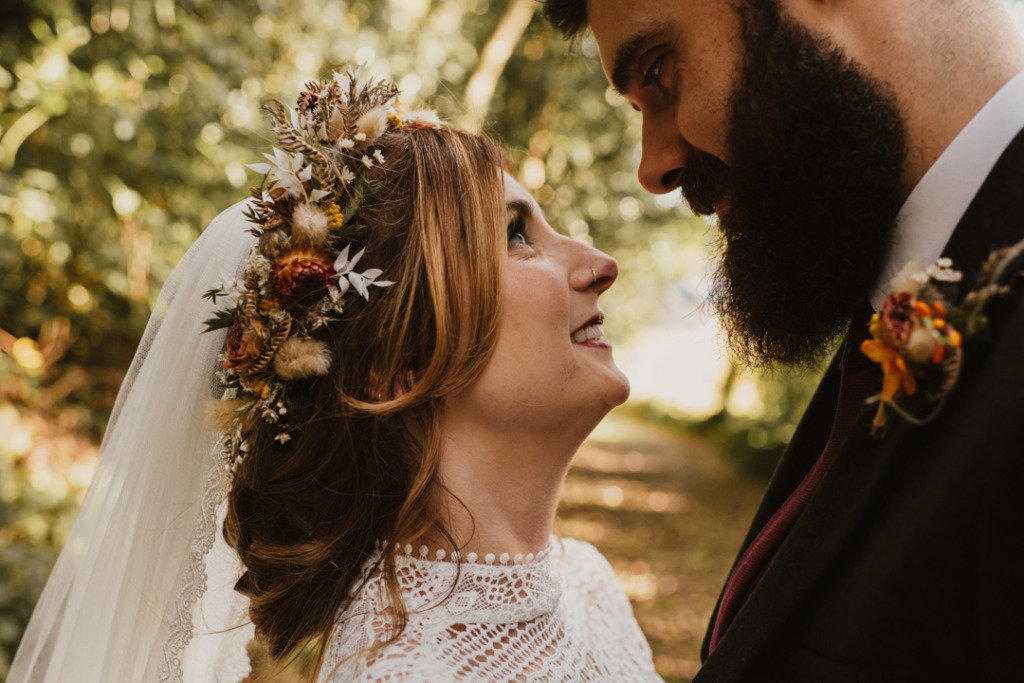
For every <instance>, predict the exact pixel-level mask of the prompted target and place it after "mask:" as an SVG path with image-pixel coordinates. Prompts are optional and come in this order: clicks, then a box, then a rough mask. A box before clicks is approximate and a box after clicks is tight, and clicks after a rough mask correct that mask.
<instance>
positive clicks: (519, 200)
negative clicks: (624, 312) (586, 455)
mask: <svg viewBox="0 0 1024 683" xmlns="http://www.w3.org/2000/svg"><path fill="white" fill-rule="evenodd" d="M504 186H505V202H506V206H507V211H508V265H507V268H506V274H505V283H504V292H503V295H502V301H501V306H502V308H501V318H500V322H499V329H498V339H497V343H496V345H495V348H494V351H493V355H492V356H491V358H490V361H489V362H488V364H487V365H486V366H485V368H484V370H483V372H482V373H481V375H480V377H479V378H478V379H477V380H476V381H475V382H474V383H473V384H472V385H471V386H470V387H468V388H467V389H466V390H465V391H464V392H461V395H460V396H459V397H453V399H452V401H450V402H449V407H450V408H451V407H456V406H455V405H453V403H454V404H462V405H461V406H459V407H461V408H462V409H466V410H470V411H473V412H474V413H476V414H477V416H478V417H482V418H484V419H486V420H487V421H488V422H491V423H497V424H499V426H500V425H501V424H502V423H505V424H507V425H508V426H509V428H510V429H513V430H514V432H519V433H521V432H522V430H523V429H530V428H540V429H546V428H555V429H558V428H560V427H563V426H569V425H568V424H567V423H574V422H575V423H577V424H583V425H587V423H590V424H589V426H587V429H589V428H592V427H593V426H594V424H596V423H597V421H599V420H600V419H601V417H603V416H604V414H605V413H606V412H607V411H608V410H609V409H611V408H612V407H614V406H616V405H619V404H620V403H622V402H623V401H625V400H626V398H627V397H628V395H629V381H628V380H627V379H626V377H625V375H623V374H622V371H621V370H619V369H618V368H617V367H616V366H615V362H614V361H613V360H612V347H611V344H609V343H608V341H607V340H605V339H604V334H603V330H602V325H601V323H602V322H603V318H604V314H603V312H602V309H601V306H600V304H599V301H598V299H599V297H600V295H601V294H602V293H604V292H605V291H606V290H607V289H608V288H609V287H611V286H612V283H613V282H614V281H615V278H616V276H617V275H618V266H617V265H616V263H615V259H613V258H611V257H610V256H608V255H607V254H605V253H604V252H601V251H599V250H597V249H595V248H593V247H590V246H587V245H586V244H583V243H581V242H577V241H576V240H573V239H570V238H568V237H566V236H564V235H561V234H559V233H557V232H555V231H554V230H553V229H552V228H551V226H550V225H548V223H547V221H546V220H545V219H544V215H543V213H542V212H541V209H540V207H539V206H538V205H537V202H536V201H535V200H534V199H533V197H531V196H530V195H529V193H528V192H527V191H526V190H525V189H523V187H522V186H521V185H519V183H517V182H516V181H515V180H514V179H513V178H512V177H511V176H509V175H508V174H505V175H504Z"/></svg>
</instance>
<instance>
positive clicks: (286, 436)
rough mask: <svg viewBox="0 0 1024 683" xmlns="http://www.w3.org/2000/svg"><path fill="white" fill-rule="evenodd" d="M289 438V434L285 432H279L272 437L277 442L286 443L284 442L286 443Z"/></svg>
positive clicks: (290, 438)
mask: <svg viewBox="0 0 1024 683" xmlns="http://www.w3.org/2000/svg"><path fill="white" fill-rule="evenodd" d="M291 440H292V437H291V436H290V435H289V434H287V433H286V432H281V433H280V434H278V435H277V436H275V437H274V441H276V442H278V443H280V444H286V443H288V442H289V441H291Z"/></svg>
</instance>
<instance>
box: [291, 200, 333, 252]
mask: <svg viewBox="0 0 1024 683" xmlns="http://www.w3.org/2000/svg"><path fill="white" fill-rule="evenodd" d="M330 229H331V222H330V220H329V219H328V218H327V214H326V213H324V212H323V210H322V209H321V208H320V207H319V206H316V205H315V204H308V203H306V202H303V203H302V204H299V205H298V206H296V207H295V211H293V212H292V237H293V238H294V239H297V240H298V241H301V242H306V243H308V244H311V245H313V246H314V247H321V246H323V245H324V243H325V242H326V241H327V237H328V235H329V234H330Z"/></svg>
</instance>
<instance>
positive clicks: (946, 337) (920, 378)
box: [860, 242, 1024, 439]
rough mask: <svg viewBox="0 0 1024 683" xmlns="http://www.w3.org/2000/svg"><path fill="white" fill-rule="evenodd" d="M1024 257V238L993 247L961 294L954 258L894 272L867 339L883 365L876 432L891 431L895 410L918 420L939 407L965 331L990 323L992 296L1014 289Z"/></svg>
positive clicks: (870, 353) (960, 359)
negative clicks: (970, 286)
mask: <svg viewBox="0 0 1024 683" xmlns="http://www.w3.org/2000/svg"><path fill="white" fill-rule="evenodd" d="M1022 265H1024V242H1020V243H1018V244H1017V245H1014V246H1012V247H1008V248H1006V249H1000V250H998V251H995V252H993V253H992V254H991V255H990V256H989V258H988V261H986V263H985V266H984V267H983V268H982V272H981V275H980V276H979V278H978V282H977V284H976V285H975V287H974V289H972V290H971V291H969V292H968V293H967V294H966V295H965V296H963V297H962V298H959V299H958V298H957V294H958V290H959V288H960V283H961V281H962V280H963V274H962V273H961V272H960V271H958V270H956V269H954V268H953V262H952V261H951V260H950V259H948V258H941V259H939V260H938V261H936V262H935V263H934V264H932V265H930V266H922V265H920V264H918V263H910V264H908V265H907V266H906V268H904V269H903V271H902V272H901V273H900V274H899V275H897V276H896V277H895V278H894V279H893V282H892V289H891V291H890V293H889V295H888V296H887V297H886V298H885V301H884V302H883V303H882V306H881V308H880V309H879V311H878V313H875V314H874V315H873V316H872V317H871V323H870V325H869V327H868V331H869V332H870V334H871V338H870V339H867V340H865V341H864V342H863V343H862V344H861V347H860V348H861V351H862V352H863V353H864V355H866V356H867V357H868V358H870V359H871V360H872V361H874V362H876V363H878V364H879V365H880V366H881V368H882V391H881V393H880V394H878V395H877V396H874V397H872V398H870V399H868V401H869V402H877V403H878V411H877V412H876V413H875V419H874V421H873V422H872V429H871V433H872V435H873V436H874V437H875V438H876V439H880V438H882V437H883V436H884V435H885V432H886V427H887V425H888V421H889V413H890V412H891V413H895V414H896V415H897V416H899V417H900V418H902V419H904V420H906V421H908V422H910V423H912V424H919V425H921V424H927V423H929V422H930V421H931V420H933V419H934V418H935V416H936V415H938V413H939V411H940V410H941V409H942V406H943V404H944V402H945V399H946V397H947V396H949V394H950V392H951V391H952V390H953V388H954V387H955V386H956V383H957V380H959V378H960V375H961V371H962V369H963V364H964V341H965V339H969V338H971V337H974V336H976V335H977V334H978V333H979V332H981V331H982V330H983V329H984V328H985V327H986V326H987V325H988V322H989V321H988V317H987V316H986V315H985V310H984V309H985V306H986V304H988V302H990V301H991V300H993V299H994V298H998V297H1003V296H1006V295H1007V294H1009V293H1010V292H1011V288H1012V285H1013V284H1014V281H1015V280H1017V279H1020V277H1021V267H1022Z"/></svg>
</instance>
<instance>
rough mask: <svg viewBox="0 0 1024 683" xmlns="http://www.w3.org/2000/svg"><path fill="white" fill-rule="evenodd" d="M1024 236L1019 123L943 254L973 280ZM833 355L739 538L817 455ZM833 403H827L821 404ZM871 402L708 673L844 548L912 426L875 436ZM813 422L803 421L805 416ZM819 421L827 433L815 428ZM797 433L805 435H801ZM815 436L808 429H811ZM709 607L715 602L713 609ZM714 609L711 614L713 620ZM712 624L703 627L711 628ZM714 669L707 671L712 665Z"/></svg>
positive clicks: (774, 620) (761, 638)
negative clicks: (992, 256) (986, 263)
mask: <svg viewBox="0 0 1024 683" xmlns="http://www.w3.org/2000/svg"><path fill="white" fill-rule="evenodd" d="M1022 236H1024V131H1022V132H1021V133H1020V134H1018V135H1017V137H1016V138H1015V139H1014V140H1013V142H1011V143H1010V145H1009V146H1008V147H1007V149H1006V150H1005V151H1004V152H1003V154H1002V156H1001V157H1000V159H999V161H998V162H997V163H996V165H995V167H993V169H992V171H991V172H990V174H989V176H988V177H987V178H986V180H985V183H984V184H983V185H982V187H981V189H980V190H979V191H978V194H977V195H976V196H975V198H974V200H973V201H972V202H971V204H970V206H969V207H968V209H967V212H966V213H965V214H964V216H963V218H962V219H961V220H960V222H959V223H958V224H957V227H956V230H955V231H954V232H953V236H952V237H951V238H950V241H949V243H948V245H947V247H946V250H945V255H946V256H948V257H950V258H952V259H953V261H954V266H955V267H957V268H959V269H961V270H962V271H963V272H964V275H965V280H966V283H970V282H973V280H974V279H975V278H976V276H977V273H978V271H979V270H980V268H981V265H982V264H983V263H984V261H985V259H986V258H987V256H988V254H989V253H990V252H991V251H992V250H993V249H996V248H999V247H1002V246H1006V245H1009V244H1013V243H1015V242H1017V241H1019V240H1020V239H1021V237H1022ZM838 375H839V372H838V368H837V362H836V361H833V363H832V366H831V367H830V368H829V371H828V373H826V376H825V379H824V380H823V381H822V385H821V387H820V388H819V389H818V391H817V392H816V394H815V398H814V401H813V402H812V406H811V407H810V408H809V409H808V412H807V414H806V415H805V417H804V420H802V421H801V426H800V429H799V430H798V432H797V434H796V435H794V439H793V443H792V444H791V447H790V448H789V449H788V450H787V454H786V456H785V458H783V462H782V463H780V465H779V467H778V468H777V470H776V473H775V475H774V476H773V479H772V483H771V485H770V486H769V489H768V492H767V493H766V495H765V498H764V501H763V502H762V505H761V507H760V509H759V510H758V513H757V516H756V517H755V520H754V524H753V525H752V526H751V529H750V532H748V535H747V539H746V540H745V541H744V544H743V547H744V549H745V548H746V546H747V545H749V543H750V542H751V541H752V540H753V538H754V537H755V536H756V534H757V532H758V531H759V530H760V529H761V527H763V526H764V524H765V523H766V522H767V520H768V519H769V518H770V517H771V515H772V514H773V513H774V512H775V510H777V509H778V508H779V506H780V505H781V504H782V502H783V501H784V500H785V499H786V497H787V496H788V495H789V492H790V491H792V490H793V488H794V487H795V486H796V485H797V484H798V483H799V481H800V480H801V479H802V477H803V475H804V474H806V472H807V471H808V469H809V468H810V467H811V465H812V464H813V462H814V459H815V458H817V457H818V455H820V449H821V446H822V445H823V444H824V443H825V439H826V438H827V433H828V427H829V425H830V424H831V420H832V412H834V409H835V403H836V402H835V396H836V393H837V391H838ZM829 406H830V407H831V411H830V410H829V409H828V407H829ZM874 410H875V408H874V407H868V406H865V407H864V408H862V409H861V411H860V414H859V415H858V417H857V421H856V423H855V424H854V426H853V429H852V430H851V432H850V435H849V437H847V440H846V442H845V443H844V444H843V447H842V449H841V450H840V452H839V453H838V455H837V456H836V459H835V462H833V464H832V466H831V468H830V470H829V472H828V473H827V475H826V476H825V479H824V480H823V481H822V483H821V486H820V487H819V489H818V491H817V493H816V494H815V495H814V497H813V498H812V499H811V501H810V502H809V503H808V505H807V508H806V509H805V510H804V512H803V514H802V515H801V516H800V518H799V519H797V521H796V523H795V524H794V526H793V528H792V530H791V531H790V533H789V535H788V537H787V538H786V540H785V541H784V542H783V544H782V545H781V547H780V548H779V550H778V552H777V553H776V555H775V557H774V559H773V560H772V561H771V562H770V564H769V565H768V567H767V569H766V570H765V573H764V576H763V577H762V578H761V580H760V582H759V583H758V584H757V585H756V586H755V587H754V589H753V591H752V592H751V593H750V596H749V597H748V599H747V600H746V602H745V603H744V604H743V606H742V607H741V608H740V610H739V611H738V612H737V614H736V617H735V619H734V620H733V622H732V624H730V626H729V628H728V629H727V630H726V632H725V634H724V635H723V637H722V640H721V642H719V644H718V647H717V648H716V649H715V651H714V652H713V653H711V654H710V655H708V653H707V638H706V639H705V644H704V648H703V650H702V655H704V656H705V657H707V661H706V662H705V669H704V670H702V672H703V671H707V674H706V675H708V676H709V677H710V676H713V677H714V679H715V680H733V679H736V678H740V677H742V675H743V673H744V671H745V669H746V667H747V666H748V664H749V663H750V662H751V660H753V658H754V657H756V656H757V654H758V653H759V652H760V651H761V650H762V648H763V647H764V646H765V645H766V644H767V643H768V641H769V639H770V638H771V637H773V636H774V635H775V634H776V633H777V632H778V631H779V629H780V628H781V627H782V626H783V625H784V624H785V623H786V620H787V619H789V618H790V616H791V615H792V614H793V612H794V610H795V609H796V608H797V607H798V606H799V604H800V601H801V600H802V599H803V598H804V596H805V595H806V592H807V591H808V590H809V589H810V588H811V587H812V586H813V585H814V584H815V582H816V581H817V579H818V577H820V575H821V574H822V572H823V571H824V570H825V569H826V568H827V567H828V566H829V565H830V563H831V562H832V560H833V559H834V558H835V556H836V555H837V554H838V553H839V551H840V550H841V549H842V547H843V545H844V543H845V540H846V537H847V536H848V535H849V533H850V532H851V531H852V530H853V529H854V528H855V526H856V523H857V521H858V520H859V519H860V517H861V516H862V514H863V513H864V512H865V510H866V508H867V506H868V503H869V502H870V500H871V498H872V496H873V495H874V494H875V492H876V490H877V488H878V485H879V483H880V482H881V481H882V480H883V479H884V475H885V472H886V470H887V468H888V466H889V465H890V464H891V463H892V462H893V460H894V458H895V457H898V455H899V453H900V452H901V451H905V449H906V448H907V447H908V444H907V443H906V442H907V441H910V440H913V438H914V436H915V434H916V432H917V430H916V429H915V428H912V427H909V426H908V425H907V424H906V423H904V422H898V423H897V424H896V425H895V426H894V428H893V429H892V430H891V431H890V433H889V435H888V436H887V437H886V438H885V439H884V440H882V441H877V440H875V439H873V438H872V437H871V435H870V423H871V418H872V416H873V414H874ZM808 422H809V423H813V424H808V425H806V426H805V424H804V423H808ZM822 429H824V433H825V435H826V436H825V437H821V438H817V437H818V435H819V433H820V431H821V430H822ZM801 435H803V436H804V438H803V439H799V438H798V437H801ZM812 437H814V438H812ZM717 609H718V608H717V607H716V612H717ZM714 618H715V617H714V616H712V621H711V623H712V624H713V623H714ZM709 632H710V631H709ZM712 672H713V673H712Z"/></svg>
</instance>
